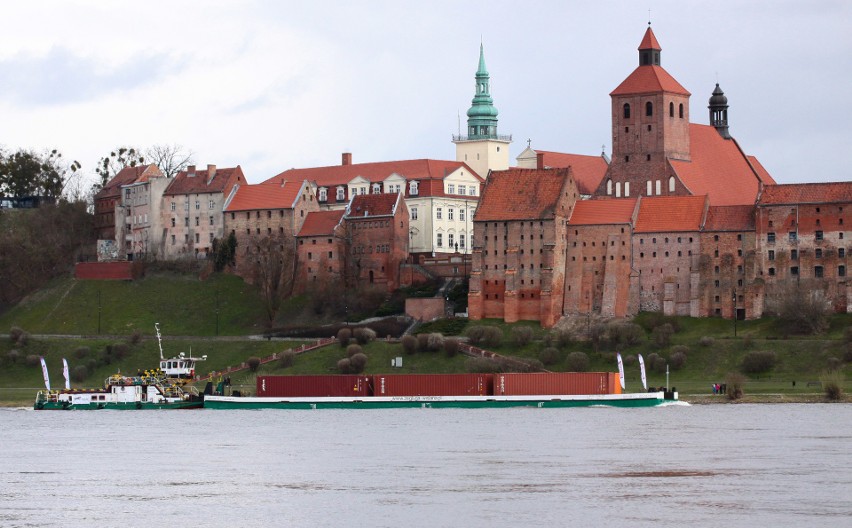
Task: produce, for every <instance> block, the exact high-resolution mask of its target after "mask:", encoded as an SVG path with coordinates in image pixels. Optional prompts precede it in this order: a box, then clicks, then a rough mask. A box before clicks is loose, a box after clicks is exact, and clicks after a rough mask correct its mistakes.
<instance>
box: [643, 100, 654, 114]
mask: <svg viewBox="0 0 852 528" xmlns="http://www.w3.org/2000/svg"><path fill="white" fill-rule="evenodd" d="M645 115H646V116H649V117H650V116H652V115H654V103H652V102H651V101H648V102H647V103H645Z"/></svg>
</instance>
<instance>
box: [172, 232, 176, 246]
mask: <svg viewBox="0 0 852 528" xmlns="http://www.w3.org/2000/svg"><path fill="white" fill-rule="evenodd" d="M172 245H173V246H174V245H175V236H174V235H172Z"/></svg>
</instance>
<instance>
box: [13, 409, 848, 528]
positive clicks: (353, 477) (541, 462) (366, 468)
mask: <svg viewBox="0 0 852 528" xmlns="http://www.w3.org/2000/svg"><path fill="white" fill-rule="evenodd" d="M569 525H570V526H629V527H645V526H648V527H650V526H654V527H660V526H690V527H693V526H713V527H726V528H729V527H736V526H749V527H752V526H771V527H782V526H796V527H813V526H827V527H832V528H834V527H843V526H846V527H848V526H852V406H850V405H843V404H835V405H820V404H803V405H795V404H786V405H708V406H683V405H676V406H667V407H659V408H652V409H613V408H586V409H582V408H579V409H505V410H501V409H477V410H462V409H447V410H438V409H399V410H369V411H353V410H348V411H347V410H341V411H334V410H327V411H326V410H322V411H283V410H262V411H213V410H198V411H150V412H110V411H103V412H79V411H78V412H74V411H72V412H47V411H43V412H35V411H31V410H23V409H3V410H0V526H3V527H17V526H39V527H41V526H63V527H76V526H96V527H113V526H122V527H133V526H139V527H142V526H145V527H161V526H198V527H220V526H221V527H225V526H227V527H234V526H236V527H242V526H246V527H255V526H311V527H314V526H334V527H338V526H345V527H353V528H354V527H370V526H380V527H408V526H465V527H486V526H487V527H494V526H501V527H502V526H569Z"/></svg>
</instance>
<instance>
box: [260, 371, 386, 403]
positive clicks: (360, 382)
mask: <svg viewBox="0 0 852 528" xmlns="http://www.w3.org/2000/svg"><path fill="white" fill-rule="evenodd" d="M256 393H257V395H258V396H269V397H285V398H286V397H290V398H301V397H324V396H337V397H343V396H369V395H370V376H356V375H328V376H258V377H257V391H256Z"/></svg>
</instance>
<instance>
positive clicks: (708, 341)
mask: <svg viewBox="0 0 852 528" xmlns="http://www.w3.org/2000/svg"><path fill="white" fill-rule="evenodd" d="M715 342H716V340H715V339H713V338H712V337H710V336H704V337H702V338H701V339H699V340H698V344H699V345H701V346H703V347H709V346H712V345H713V343H715Z"/></svg>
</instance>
